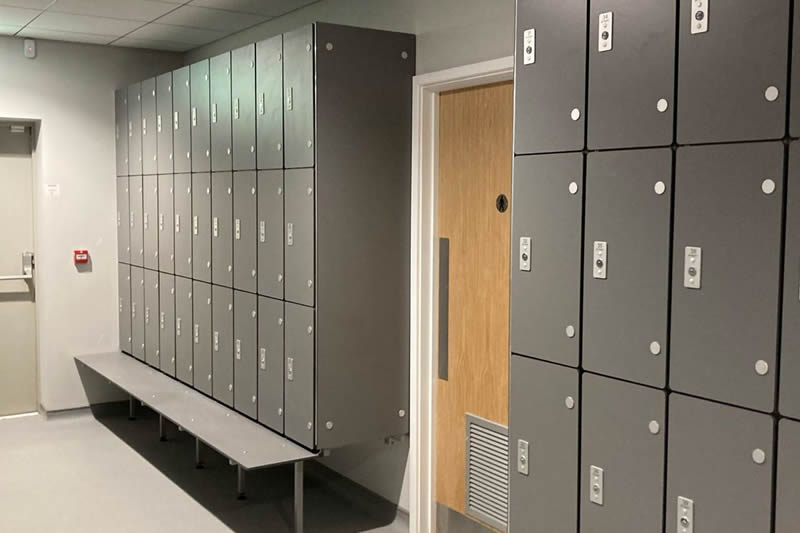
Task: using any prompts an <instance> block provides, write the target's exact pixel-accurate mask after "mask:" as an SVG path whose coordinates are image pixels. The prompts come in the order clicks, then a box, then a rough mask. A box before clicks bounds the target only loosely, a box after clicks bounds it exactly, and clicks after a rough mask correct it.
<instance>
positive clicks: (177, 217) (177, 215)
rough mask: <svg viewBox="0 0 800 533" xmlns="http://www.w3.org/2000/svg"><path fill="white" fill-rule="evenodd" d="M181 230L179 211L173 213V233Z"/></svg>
mask: <svg viewBox="0 0 800 533" xmlns="http://www.w3.org/2000/svg"><path fill="white" fill-rule="evenodd" d="M180 232H181V215H180V213H175V233H180Z"/></svg>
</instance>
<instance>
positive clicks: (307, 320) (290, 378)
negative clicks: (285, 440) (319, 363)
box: [284, 302, 316, 448]
mask: <svg viewBox="0 0 800 533" xmlns="http://www.w3.org/2000/svg"><path fill="white" fill-rule="evenodd" d="M285 326H286V338H285V342H286V346H285V354H286V359H285V361H284V369H285V371H284V375H285V381H284V391H285V402H286V406H285V410H286V411H285V425H286V426H285V427H286V436H287V437H289V438H291V439H292V440H295V441H297V442H299V443H300V444H302V445H303V446H305V447H306V448H314V444H315V442H316V439H315V437H314V435H315V427H314V416H315V413H314V405H315V402H314V384H315V382H316V381H315V378H314V368H315V364H314V353H315V352H314V336H315V335H314V309H312V308H310V307H305V306H302V305H295V304H292V303H289V302H287V303H286V322H285Z"/></svg>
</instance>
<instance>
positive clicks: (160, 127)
mask: <svg viewBox="0 0 800 533" xmlns="http://www.w3.org/2000/svg"><path fill="white" fill-rule="evenodd" d="M155 126H156V136H157V137H158V168H157V172H158V173H159V174H172V172H173V169H174V167H173V165H172V159H173V156H172V130H173V127H174V124H173V117H172V72H167V73H165V74H162V75H160V76H159V77H158V78H156V124H155Z"/></svg>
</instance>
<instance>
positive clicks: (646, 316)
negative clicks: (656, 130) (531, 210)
mask: <svg viewBox="0 0 800 533" xmlns="http://www.w3.org/2000/svg"><path fill="white" fill-rule="evenodd" d="M671 211H672V152H671V150H670V149H669V148H664V149H657V150H632V151H614V152H601V153H592V154H589V155H588V157H587V162H586V214H585V217H586V220H585V221H586V230H585V236H584V251H583V260H584V282H583V352H582V353H583V368H584V369H586V370H590V371H593V372H598V373H600V374H605V375H609V376H614V377H618V378H622V379H627V380H630V381H635V382H638V383H644V384H645V385H652V386H656V387H663V386H665V385H666V379H667V375H666V373H667V321H668V309H667V301H668V300H669V251H670V244H671V241H670V229H671V224H670V220H671ZM534 246H535V241H534ZM535 255H536V250H535V249H534V261H535ZM623 333H624V334H623Z"/></svg>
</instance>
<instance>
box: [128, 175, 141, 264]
mask: <svg viewBox="0 0 800 533" xmlns="http://www.w3.org/2000/svg"><path fill="white" fill-rule="evenodd" d="M128 194H129V202H130V227H131V242H130V246H131V264H132V265H136V266H143V265H144V224H143V220H144V205H143V204H142V202H143V198H144V190H143V187H142V177H141V176H131V177H130V178H129V182H128Z"/></svg>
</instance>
